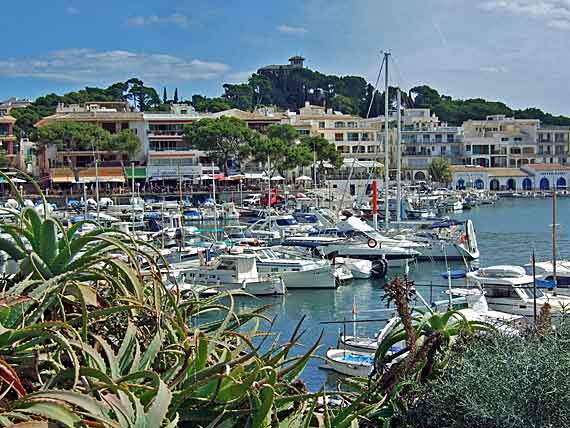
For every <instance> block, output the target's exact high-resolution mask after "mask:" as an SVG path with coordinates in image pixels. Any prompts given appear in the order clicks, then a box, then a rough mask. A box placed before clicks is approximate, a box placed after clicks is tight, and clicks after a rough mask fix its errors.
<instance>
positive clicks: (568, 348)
mask: <svg viewBox="0 0 570 428" xmlns="http://www.w3.org/2000/svg"><path fill="white" fill-rule="evenodd" d="M569 339H570V323H569V321H568V320H567V319H564V320H563V321H562V322H561V324H560V325H558V326H557V327H556V330H552V331H550V332H549V333H547V334H546V335H545V336H544V337H542V338H541V339H537V338H535V337H532V336H530V337H507V336H500V335H492V336H485V337H483V338H479V339H477V340H475V341H472V342H470V343H469V346H461V347H457V349H455V351H454V352H453V354H452V357H451V361H450V365H449V369H448V370H446V371H445V372H444V374H443V375H442V376H441V377H440V378H438V379H437V380H436V381H435V382H434V383H433V384H431V385H429V386H428V387H426V388H425V389H424V390H423V391H421V392H422V395H421V396H420V399H419V400H417V402H416V404H415V405H414V406H413V407H412V408H411V409H410V412H409V413H408V415H407V416H406V417H405V418H403V420H402V423H401V426H406V427H410V428H412V427H422V428H431V427H442V426H445V427H450V428H471V427H473V428H474V427H481V426H486V427H487V426H488V427H497V428H511V427H513V428H514V427H517V428H518V427H523V426H528V427H531V426H532V427H549V426H552V427H554V426H567V425H568V424H570V412H569V411H568V403H567V397H568V394H569V393H570V380H569V379H568V376H567V373H568V370H570V357H569V355H570V340H569Z"/></svg>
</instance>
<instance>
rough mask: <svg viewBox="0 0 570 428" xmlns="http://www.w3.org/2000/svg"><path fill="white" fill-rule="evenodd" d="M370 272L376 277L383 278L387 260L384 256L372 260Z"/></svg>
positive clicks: (386, 268) (386, 271) (386, 269)
mask: <svg viewBox="0 0 570 428" xmlns="http://www.w3.org/2000/svg"><path fill="white" fill-rule="evenodd" d="M370 273H371V274H372V276H374V277H376V278H384V277H385V276H386V274H387V273H388V261H387V260H386V259H385V258H384V257H382V258H380V259H376V260H374V261H373V262H372V270H371V271H370Z"/></svg>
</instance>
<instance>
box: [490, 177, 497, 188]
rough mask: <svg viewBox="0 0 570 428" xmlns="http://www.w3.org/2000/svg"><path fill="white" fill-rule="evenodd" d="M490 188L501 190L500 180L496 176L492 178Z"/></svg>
mask: <svg viewBox="0 0 570 428" xmlns="http://www.w3.org/2000/svg"><path fill="white" fill-rule="evenodd" d="M489 188H490V189H491V190H499V180H497V179H496V178H493V179H492V180H491V182H490V183H489Z"/></svg>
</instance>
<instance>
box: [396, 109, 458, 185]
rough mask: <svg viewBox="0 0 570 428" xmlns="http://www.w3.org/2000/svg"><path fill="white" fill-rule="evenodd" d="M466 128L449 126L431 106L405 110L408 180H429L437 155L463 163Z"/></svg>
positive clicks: (403, 149)
mask: <svg viewBox="0 0 570 428" xmlns="http://www.w3.org/2000/svg"><path fill="white" fill-rule="evenodd" d="M462 144H463V128H462V127H460V126H448V125H447V124H446V123H442V122H441V121H440V120H439V118H438V117H437V116H436V115H435V114H432V113H431V111H430V109H404V111H403V114H402V152H403V158H404V159H405V161H404V163H403V171H404V174H405V178H406V179H407V180H412V179H413V180H427V178H428V176H429V174H428V167H429V164H430V163H431V161H432V160H433V159H434V158H436V157H444V158H446V159H448V160H449V161H450V163H451V164H455V165H456V164H462V163H463V162H462V159H461V154H462V153H461V148H462Z"/></svg>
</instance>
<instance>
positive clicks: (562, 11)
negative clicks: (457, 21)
mask: <svg viewBox="0 0 570 428" xmlns="http://www.w3.org/2000/svg"><path fill="white" fill-rule="evenodd" d="M480 7H481V9H483V10H486V11H490V12H505V13H510V14H512V15H519V16H527V17H530V18H534V19H537V20H540V21H543V22H544V23H545V24H546V26H548V27H550V28H555V29H558V30H570V0H485V1H483V2H482V3H481V5H480Z"/></svg>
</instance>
